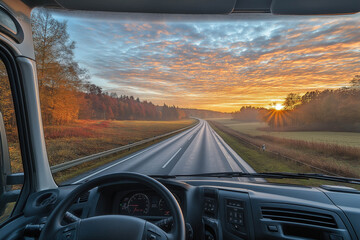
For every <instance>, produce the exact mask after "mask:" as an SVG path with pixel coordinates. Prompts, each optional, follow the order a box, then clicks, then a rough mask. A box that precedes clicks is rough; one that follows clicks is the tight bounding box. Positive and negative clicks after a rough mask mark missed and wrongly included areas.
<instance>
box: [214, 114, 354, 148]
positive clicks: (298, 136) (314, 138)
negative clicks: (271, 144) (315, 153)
mask: <svg viewBox="0 0 360 240" xmlns="http://www.w3.org/2000/svg"><path fill="white" fill-rule="evenodd" d="M210 120H211V119H210ZM212 120H214V121H216V122H219V123H221V124H222V125H224V126H227V127H229V128H231V129H234V130H236V131H239V132H241V133H244V134H247V135H251V136H262V135H266V136H272V137H278V138H286V139H293V140H302V141H311V142H319V143H327V144H338V145H345V146H349V147H360V133H351V132H320V131H311V132H300V131H297V132H276V131H264V130H261V128H266V127H267V124H266V123H262V122H255V123H243V122H239V121H236V120H232V119H212Z"/></svg>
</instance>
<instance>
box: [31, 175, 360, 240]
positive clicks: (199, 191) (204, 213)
mask: <svg viewBox="0 0 360 240" xmlns="http://www.w3.org/2000/svg"><path fill="white" fill-rule="evenodd" d="M158 180H159V181H160V182H162V183H163V184H164V185H165V186H166V187H167V188H168V189H169V190H170V191H171V192H172V193H173V195H174V196H175V198H176V200H177V201H178V203H179V205H180V207H181V209H182V212H183V215H184V219H185V222H186V231H187V240H242V239H293V240H295V239H319V240H345V239H359V238H360V191H358V190H356V189H351V188H346V187H339V186H321V187H307V186H298V185H284V184H271V183H264V182H262V183H250V182H235V181H233V182H231V181H222V180H182V181H179V180H164V179H158ZM75 187H76V186H71V185H70V186H66V187H61V188H59V190H57V191H59V193H58V196H59V201H60V200H61V198H63V197H64V196H66V195H67V194H69V193H70V192H71V190H72V189H74V188H75ZM36 194H37V195H35V196H32V198H33V199H34V201H38V200H36V199H39V198H40V197H41V196H43V195H44V193H42V194H43V195H41V192H40V193H36ZM47 194H48V193H47ZM31 211H32V212H30V210H29V212H25V214H26V215H29V216H30V215H32V216H34V215H39V213H36V212H34V210H33V209H32V210H31ZM69 212H71V213H72V214H74V215H76V216H77V217H80V218H88V217H93V216H98V215H107V214H119V215H131V216H135V217H139V218H143V219H145V220H147V221H151V222H153V223H155V224H157V223H159V222H160V223H164V222H165V223H167V226H166V227H164V228H163V229H164V230H165V231H169V230H170V229H171V221H170V220H169V219H171V211H169V208H168V207H167V205H166V203H165V202H164V200H163V199H162V198H161V197H160V196H159V194H157V193H156V192H155V191H153V190H151V189H149V188H147V187H146V186H144V185H141V184H138V183H135V182H119V183H112V184H110V185H106V186H101V187H97V188H94V189H92V190H90V191H89V192H86V193H84V194H82V195H81V196H80V197H79V199H77V201H76V202H74V204H73V205H72V207H71V208H70V209H69ZM160 227H161V226H160Z"/></svg>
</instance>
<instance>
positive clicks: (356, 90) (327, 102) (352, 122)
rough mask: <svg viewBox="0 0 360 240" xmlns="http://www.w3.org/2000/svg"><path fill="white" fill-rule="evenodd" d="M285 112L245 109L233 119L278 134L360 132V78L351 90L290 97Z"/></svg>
mask: <svg viewBox="0 0 360 240" xmlns="http://www.w3.org/2000/svg"><path fill="white" fill-rule="evenodd" d="M283 106H284V109H283V110H275V109H271V108H270V109H265V108H257V107H252V106H246V107H242V108H241V109H240V110H239V111H236V112H234V113H233V114H232V117H233V119H236V120H239V121H244V122H253V121H264V122H267V123H268V125H269V127H270V128H272V129H276V130H284V131H287V130H290V131H352V132H360V107H359V106H360V75H356V76H355V77H354V78H353V79H352V80H351V81H350V82H349V84H348V86H347V87H342V88H339V89H335V90H332V89H325V90H321V91H320V90H315V91H309V92H306V93H305V94H303V95H301V94H298V93H289V94H288V95H287V97H286V98H285V100H284V102H283Z"/></svg>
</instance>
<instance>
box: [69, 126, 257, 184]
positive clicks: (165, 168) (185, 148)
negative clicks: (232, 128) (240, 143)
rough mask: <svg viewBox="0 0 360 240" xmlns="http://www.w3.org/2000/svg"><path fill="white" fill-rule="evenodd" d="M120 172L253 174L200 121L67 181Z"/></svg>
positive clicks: (208, 127)
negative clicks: (229, 172) (173, 134)
mask: <svg viewBox="0 0 360 240" xmlns="http://www.w3.org/2000/svg"><path fill="white" fill-rule="evenodd" d="M122 171H130V172H139V173H143V174H147V175H167V174H193V173H207V172H225V171H240V172H255V171H254V170H253V169H252V168H251V167H250V166H249V165H248V164H247V163H246V162H245V161H244V160H243V159H242V158H241V157H240V156H239V155H238V154H237V153H236V152H235V151H233V150H232V149H231V148H230V147H229V145H227V144H226V143H225V142H224V140H223V139H222V138H221V137H220V136H219V135H218V134H217V133H216V132H215V131H214V130H213V129H212V128H211V127H210V125H209V124H208V123H207V122H206V121H205V120H201V119H200V120H199V123H198V124H197V125H196V126H194V127H193V128H191V129H188V130H186V131H184V132H181V133H179V134H177V135H175V136H173V137H171V138H168V139H166V140H164V141H162V142H159V143H157V144H154V145H152V146H150V147H148V148H145V149H143V150H140V151H138V152H135V153H132V154H130V155H128V156H126V157H124V158H121V159H118V160H116V161H115V162H111V163H109V164H106V165H104V166H101V167H99V168H97V169H95V170H93V171H90V172H87V173H85V174H82V175H80V176H78V177H76V178H74V179H72V180H71V181H70V182H72V183H79V182H82V181H85V180H89V179H91V178H94V177H98V176H101V175H106V174H110V173H116V172H122ZM237 180H240V181H247V179H237Z"/></svg>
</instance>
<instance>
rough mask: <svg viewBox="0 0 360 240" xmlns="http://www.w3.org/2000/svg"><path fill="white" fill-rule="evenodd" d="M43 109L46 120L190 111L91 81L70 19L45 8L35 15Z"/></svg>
mask: <svg viewBox="0 0 360 240" xmlns="http://www.w3.org/2000/svg"><path fill="white" fill-rule="evenodd" d="M32 27H33V39H34V48H35V56H36V63H37V72H38V81H39V91H40V102H41V111H42V117H43V122H44V124H62V123H65V122H69V121H73V120H76V119H117V120H177V119H182V118H185V117H186V113H185V112H184V111H183V110H181V109H179V108H177V107H175V106H167V105H166V104H164V105H163V106H156V105H154V104H153V103H151V102H148V101H140V99H139V98H136V99H135V98H134V97H133V96H117V94H116V93H108V92H104V91H103V90H102V88H101V87H99V86H96V85H95V84H91V83H89V81H88V80H89V75H88V74H87V71H86V70H85V69H83V68H81V67H80V66H79V64H78V63H77V62H76V61H75V60H74V49H75V42H74V41H71V40H70V36H69V34H68V32H67V23H66V21H63V22H61V21H57V20H56V19H54V18H53V17H52V16H51V14H50V13H49V12H47V11H45V10H42V9H38V10H35V11H34V12H33V16H32Z"/></svg>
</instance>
